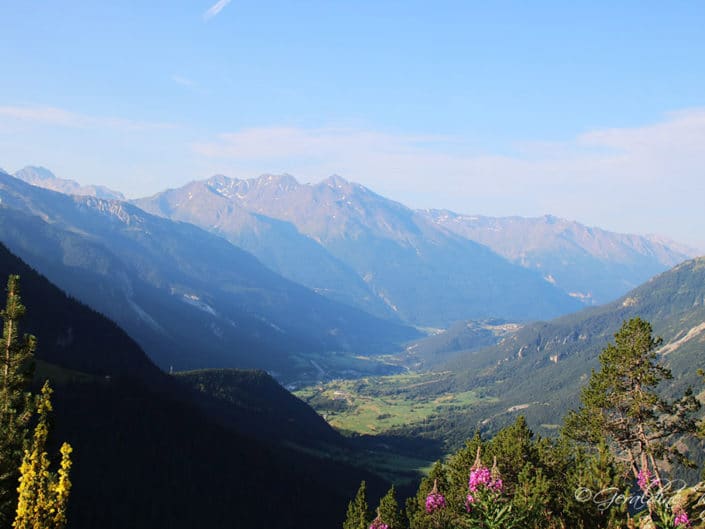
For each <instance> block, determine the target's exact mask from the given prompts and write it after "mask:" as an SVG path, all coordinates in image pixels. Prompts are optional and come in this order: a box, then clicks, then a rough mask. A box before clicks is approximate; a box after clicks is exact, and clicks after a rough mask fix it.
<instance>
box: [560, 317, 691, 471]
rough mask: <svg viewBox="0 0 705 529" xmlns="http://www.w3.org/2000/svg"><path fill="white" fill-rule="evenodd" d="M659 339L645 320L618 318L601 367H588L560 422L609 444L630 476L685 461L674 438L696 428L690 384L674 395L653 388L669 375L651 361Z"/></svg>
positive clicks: (581, 436)
mask: <svg viewBox="0 0 705 529" xmlns="http://www.w3.org/2000/svg"><path fill="white" fill-rule="evenodd" d="M661 343H662V340H661V338H655V337H654V336H653V333H652V327H651V324H650V323H649V322H647V321H644V320H642V319H641V318H633V319H631V320H629V321H627V322H624V324H623V325H622V328H621V329H620V330H619V332H618V333H617V334H615V343H614V344H609V345H608V346H607V347H606V348H605V349H604V350H603V352H602V354H600V357H599V360H600V365H601V369H600V370H599V371H593V373H592V376H591V377H590V381H589V382H588V385H587V386H586V387H585V388H584V389H583V391H582V397H581V401H582V405H581V407H580V409H579V410H578V411H577V412H571V413H569V414H568V416H567V418H566V424H565V433H566V434H567V435H568V436H570V437H572V438H573V439H576V440H581V441H587V442H589V443H592V444H598V443H600V442H602V441H603V440H606V441H607V442H609V443H612V444H613V445H614V446H615V448H616V450H617V455H618V457H620V458H621V459H623V460H624V461H626V462H627V463H628V464H629V467H630V469H631V471H632V472H633V474H634V477H635V478H637V477H638V476H639V472H640V470H641V469H648V468H650V469H651V470H650V471H651V472H653V474H654V477H655V478H656V479H657V480H659V481H661V470H662V468H663V467H662V464H663V462H664V461H667V462H673V461H678V462H681V463H685V464H689V461H688V460H687V459H686V457H685V455H684V454H683V453H682V452H681V450H680V449H679V448H678V447H677V444H676V443H675V440H677V439H678V437H679V436H682V435H684V434H694V433H695V432H696V423H695V419H694V418H693V416H692V414H693V413H694V412H695V411H697V410H698V409H699V407H700V404H699V402H698V401H697V399H696V398H695V397H694V396H693V394H692V391H691V390H690V389H688V390H686V392H685V393H684V395H683V396H682V397H680V398H677V399H675V400H667V399H665V398H663V397H662V396H661V395H660V394H659V393H658V392H657V391H656V388H657V386H658V385H659V383H660V382H661V381H663V380H668V379H670V378H672V375H671V371H670V369H668V368H667V367H665V366H663V365H662V364H660V363H659V362H658V361H657V354H656V349H657V348H658V346H660V345H661Z"/></svg>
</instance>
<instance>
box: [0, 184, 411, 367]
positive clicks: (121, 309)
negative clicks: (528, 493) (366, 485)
mask: <svg viewBox="0 0 705 529" xmlns="http://www.w3.org/2000/svg"><path fill="white" fill-rule="evenodd" d="M0 199H1V202H0V241H2V242H4V243H5V244H7V246H8V247H9V248H10V249H11V250H12V251H13V252H14V253H16V254H17V255H19V256H20V257H22V258H23V259H24V260H25V261H27V262H29V263H30V264H31V265H32V266H34V267H35V268H36V269H38V270H39V271H41V272H42V273H44V274H45V275H47V277H49V279H51V280H52V281H54V282H55V283H57V284H58V285H60V286H61V287H62V288H64V289H66V290H67V291H68V292H70V293H71V294H72V295H74V296H75V297H77V298H78V299H80V300H82V301H84V302H85V303H87V304H89V305H90V306H92V307H93V308H95V309H96V310H98V311H100V312H102V313H104V314H106V315H108V316H110V317H111V318H113V319H114V320H115V321H116V322H117V323H118V324H119V325H121V326H122V327H123V328H124V329H125V330H126V331H127V332H128V333H129V334H130V335H131V336H132V337H133V338H135V339H136V340H137V341H138V342H139V343H140V345H141V346H142V347H143V348H144V349H145V350H146V351H147V352H148V353H149V355H150V357H151V358H152V359H153V360H154V361H155V362H156V363H157V364H159V365H160V366H161V367H162V368H164V369H169V368H170V366H173V367H174V368H175V369H195V368H204V367H252V368H263V369H268V370H270V371H272V372H275V373H277V375H278V376H281V377H283V378H284V379H286V380H290V379H291V378H297V377H298V376H302V375H305V374H306V373H309V372H310V373H313V374H316V373H317V372H318V371H319V370H320V364H323V363H324V360H325V358H324V359H323V360H319V361H318V363H317V364H312V363H311V362H310V360H309V358H310V357H309V355H311V354H316V355H319V356H320V355H322V354H323V353H327V352H330V351H335V352H346V351H347V352H349V353H354V354H359V353H363V352H364V353H378V352H382V351H384V350H392V349H393V348H394V347H397V345H395V344H398V343H400V342H403V341H405V340H407V339H411V338H414V337H418V336H419V333H418V332H416V331H414V330H413V329H410V328H408V327H403V326H401V325H398V324H395V323H391V322H387V321H383V320H380V319H378V318H374V317H372V316H370V315H368V314H366V313H364V312H362V311H360V310H357V309H354V308H351V307H349V306H346V305H341V304H338V303H335V302H334V301H331V300H329V299H326V298H324V297H322V296H319V295H317V294H315V293H313V292H311V291H309V290H307V289H306V288H304V287H302V286H300V285H296V284H294V283H291V282H290V281H287V280H285V279H283V278H281V277H280V276H278V275H277V274H275V273H274V272H272V271H271V270H269V269H268V268H266V267H264V266H263V265H262V264H261V263H259V262H258V261H257V260H256V259H255V258H254V257H253V256H252V255H250V254H248V253H246V252H245V251H243V250H241V249H239V248H236V247H235V246H233V245H232V244H230V243H228V242H227V241H225V240H223V239H222V238H220V237H217V236H214V235H212V234H209V233H207V232H205V231H203V230H201V229H200V228H197V227H195V226H193V225H190V224H186V223H179V222H173V221H170V220H167V219H164V218H160V217H155V216H153V215H149V214H148V213H146V212H144V211H143V210H141V209H139V208H137V207H135V206H133V205H131V204H128V203H125V202H120V201H114V200H103V199H98V198H95V197H85V196H84V197H79V196H68V195H64V194H59V193H56V192H53V191H48V190H45V189H40V188H37V187H33V186H30V185H28V184H26V183H24V182H22V181H20V180H18V179H15V178H13V177H11V176H10V175H7V174H3V173H0ZM319 356H317V357H316V358H317V360H318V359H319ZM324 368H325V365H324ZM312 376H315V375H312Z"/></svg>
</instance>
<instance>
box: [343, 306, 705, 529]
mask: <svg viewBox="0 0 705 529" xmlns="http://www.w3.org/2000/svg"><path fill="white" fill-rule="evenodd" d="M660 345H661V339H660V338H656V337H654V336H653V331H652V327H651V324H650V323H649V322H647V321H644V320H642V319H640V318H634V319H631V320H629V321H626V322H624V324H623V325H622V327H621V329H620V330H619V332H617V333H616V334H615V340H614V343H610V344H609V345H608V346H607V347H606V348H605V349H604V350H603V351H602V353H601V354H600V357H599V360H600V369H599V370H597V371H596V370H593V371H592V374H591V376H590V378H589V380H588V382H587V384H586V385H585V387H584V388H583V389H582V392H581V405H580V407H579V408H578V409H577V410H574V411H571V412H569V413H568V415H567V416H566V417H565V419H564V422H563V426H562V428H561V431H560V435H559V436H558V437H556V438H545V437H540V436H536V435H534V433H533V432H532V431H531V429H530V428H529V427H528V425H527V423H526V421H525V419H524V418H523V417H519V418H518V419H517V420H516V422H515V423H514V424H513V425H511V426H508V427H506V428H504V429H502V430H500V431H499V432H498V433H497V434H496V435H495V436H494V437H493V438H491V439H483V438H482V436H481V435H480V434H479V433H478V434H475V436H474V437H473V438H472V439H469V440H468V441H467V442H466V443H465V447H464V448H462V449H461V450H459V451H457V452H456V453H454V454H452V455H450V456H449V457H448V458H446V459H445V460H443V461H439V462H437V463H436V464H435V465H434V467H433V468H432V470H431V472H430V473H429V475H428V476H427V477H426V478H424V479H423V480H422V481H421V484H420V486H419V488H418V491H417V493H416V495H415V496H413V497H411V498H409V499H408V500H407V501H406V504H405V509H403V510H402V509H401V508H400V507H399V504H398V502H397V499H396V497H395V491H394V489H393V488H392V489H391V490H390V491H389V492H388V493H387V495H386V496H385V497H384V498H382V500H381V502H380V503H379V507H378V508H377V509H376V511H375V512H374V513H372V512H370V511H369V507H368V504H367V498H366V487H365V484H364V483H362V484H361V486H360V489H359V490H358V492H357V495H356V497H355V498H354V499H353V500H352V501H351V502H350V504H349V506H348V511H347V516H346V518H345V521H344V523H343V529H464V528H467V529H514V528H517V529H520V528H521V529H566V528H570V529H635V528H637V527H638V528H642V529H647V528H648V529H673V528H687V527H701V526H702V525H703V519H704V518H705V515H704V514H703V512H702V511H703V508H704V507H705V495H703V490H701V489H703V487H702V486H701V485H697V486H695V487H688V486H686V485H687V484H686V483H684V482H682V481H679V480H677V479H674V476H676V475H677V473H678V468H679V467H690V468H692V467H694V466H695V463H694V462H693V461H692V460H691V456H692V452H693V448H694V447H695V449H696V450H698V449H699V448H697V445H698V439H699V438H702V437H704V436H705V426H704V424H703V423H702V422H698V421H697V419H696V412H697V411H698V410H699V409H700V402H699V400H698V399H697V398H696V397H695V395H694V394H693V391H692V390H691V389H687V390H686V391H685V392H684V393H683V394H681V395H679V396H677V397H676V398H671V399H667V398H665V397H664V396H663V395H662V394H661V393H660V392H659V390H658V386H659V384H660V383H661V382H662V381H664V380H669V379H671V378H672V374H671V371H670V370H669V369H668V368H667V367H666V366H665V365H664V364H663V363H662V362H660V359H659V356H658V348H659V346H660ZM701 375H702V373H701Z"/></svg>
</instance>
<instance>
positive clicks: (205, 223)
mask: <svg viewBox="0 0 705 529" xmlns="http://www.w3.org/2000/svg"><path fill="white" fill-rule="evenodd" d="M133 203H134V204H136V205H138V206H139V207H141V208H143V209H145V210H146V211H149V212H151V213H154V214H158V215H162V216H165V217H168V218H172V219H175V220H182V221H186V222H191V223H195V224H197V225H199V226H201V227H202V228H204V229H208V230H210V231H213V232H215V233H218V234H219V235H221V236H223V237H226V238H227V239H228V240H230V241H231V242H233V243H234V244H236V245H239V246H242V247H244V248H246V249H247V250H249V251H251V252H253V253H254V254H255V255H257V256H258V257H259V258H260V259H261V260H262V261H263V262H264V263H265V264H267V265H268V266H270V267H271V268H273V269H274V270H275V271H277V272H279V273H281V274H282V275H284V276H286V277H289V278H290V279H293V280H295V281H299V282H301V283H302V284H304V285H306V286H308V287H309V288H313V289H314V290H316V291H319V292H321V293H328V294H330V293H331V292H336V293H337V295H340V296H341V298H342V299H345V300H346V301H347V302H348V303H350V304H354V305H356V306H358V307H361V308H364V309H366V310H370V311H371V312H373V313H375V314H382V315H389V314H393V315H395V316H396V317H397V318H399V319H400V320H401V321H404V322H408V323H411V324H415V325H425V326H429V325H430V326H446V325H449V324H450V323H452V322H454V321H458V320H464V319H469V318H487V317H503V318H508V319H518V320H531V319H538V318H544V317H550V316H555V315H558V314H564V313H566V312H570V311H572V310H575V309H577V308H578V307H579V306H580V304H579V303H578V302H576V301H575V300H572V299H570V298H569V297H568V296H567V295H566V294H565V293H563V292H561V291H560V290H559V289H557V288H556V287H554V286H553V285H551V284H550V283H548V282H547V281H545V280H543V278H542V277H541V276H540V275H539V274H536V273H535V272H533V271H529V270H526V269H524V268H522V267H520V266H517V265H514V264H511V263H509V262H507V261H506V260H505V259H504V258H502V257H500V256H498V255H497V254H495V253H494V252H492V251H491V250H489V249H488V248H487V247H485V246H483V245H480V244H477V243H475V242H473V241H470V240H467V239H465V238H462V237H459V236H458V235H456V234H453V233H450V232H449V231H448V230H442V229H439V228H438V227H437V226H436V225H435V224H433V223H432V222H430V221H429V220H428V219H426V218H424V217H422V216H420V215H419V214H417V213H416V212H414V211H413V210H411V209H409V208H407V207H406V206H404V205H402V204H400V203H398V202H394V201H392V200H389V199H386V198H384V197H382V196H380V195H377V194H376V193H374V192H372V191H370V190H369V189H367V188H366V187H364V186H361V185H359V184H355V183H351V182H348V181H347V180H345V179H343V178H342V177H340V176H332V177H330V178H328V179H326V180H324V181H322V182H320V183H318V184H300V183H299V182H298V181H297V180H296V179H295V178H294V177H292V176H290V175H262V176H260V177H259V178H256V179H251V180H238V179H232V178H228V177H225V176H222V175H217V176H214V177H212V178H210V179H208V180H204V181H200V182H192V183H190V184H187V185H186V186H184V187H182V188H180V189H172V190H168V191H165V192H163V193H159V194H157V195H155V196H153V197H149V198H145V199H138V200H135V201H133ZM275 232H276V234H275ZM259 233H264V234H265V235H263V236H262V237H261V238H260V237H258V234H259ZM277 240H279V241H281V240H287V241H288V244H286V243H284V244H274V241H277ZM294 241H296V242H294ZM302 248H308V250H307V251H306V255H307V256H308V259H304V260H302V261H300V260H299V256H301V254H302V253H303V252H302V250H301V249H302ZM314 271H315V273H314Z"/></svg>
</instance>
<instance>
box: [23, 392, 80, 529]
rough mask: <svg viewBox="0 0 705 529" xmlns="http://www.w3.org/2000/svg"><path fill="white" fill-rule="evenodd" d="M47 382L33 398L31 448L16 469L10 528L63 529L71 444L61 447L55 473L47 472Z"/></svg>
mask: <svg viewBox="0 0 705 529" xmlns="http://www.w3.org/2000/svg"><path fill="white" fill-rule="evenodd" d="M51 393H52V390H51V388H50V387H49V382H46V383H45V384H44V387H43V388H42V392H41V394H40V395H38V396H37V399H36V409H37V415H38V422H37V425H36V426H35V428H34V435H33V438H32V445H31V447H30V448H29V449H28V450H26V451H25V454H24V458H23V460H22V466H21V467H20V474H21V476H20V486H19V488H18V492H19V500H18V504H17V517H16V518H15V522H14V524H13V525H12V527H13V529H63V528H64V527H65V526H66V507H67V502H68V498H69V492H70V490H71V481H70V479H69V471H70V469H71V452H72V448H71V445H69V444H68V443H64V444H63V445H62V446H61V463H60V466H59V469H58V471H57V472H56V473H54V472H51V471H50V461H49V457H48V455H47V452H46V443H47V437H48V436H49V413H50V412H51V411H52V406H51Z"/></svg>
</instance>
